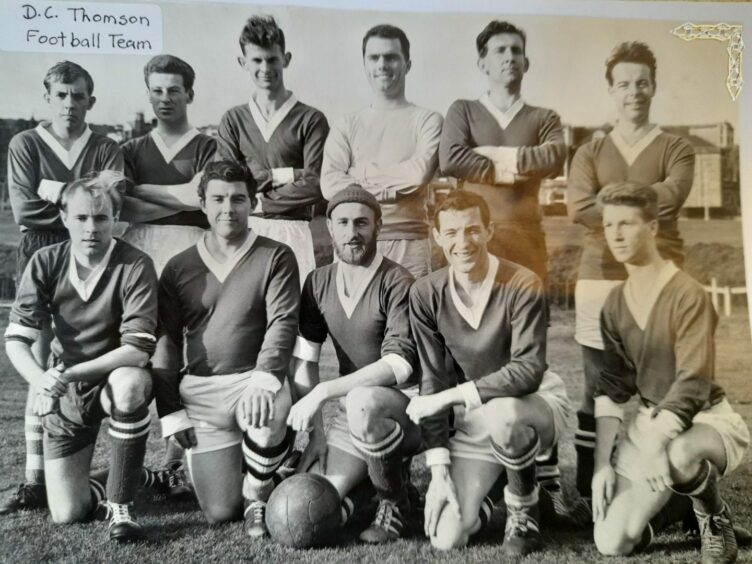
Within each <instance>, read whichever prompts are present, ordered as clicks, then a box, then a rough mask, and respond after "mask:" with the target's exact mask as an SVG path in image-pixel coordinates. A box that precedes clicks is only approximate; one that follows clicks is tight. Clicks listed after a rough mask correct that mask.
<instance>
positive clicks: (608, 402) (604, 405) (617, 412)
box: [595, 396, 624, 421]
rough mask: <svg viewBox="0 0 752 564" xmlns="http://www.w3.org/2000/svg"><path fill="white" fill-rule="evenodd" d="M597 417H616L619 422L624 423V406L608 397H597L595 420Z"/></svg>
mask: <svg viewBox="0 0 752 564" xmlns="http://www.w3.org/2000/svg"><path fill="white" fill-rule="evenodd" d="M598 417H616V418H617V419H618V420H619V421H624V405H623V404H620V403H616V402H615V401H614V400H612V399H611V398H610V397H608V396H598V397H596V398H595V418H596V419H597V418H598Z"/></svg>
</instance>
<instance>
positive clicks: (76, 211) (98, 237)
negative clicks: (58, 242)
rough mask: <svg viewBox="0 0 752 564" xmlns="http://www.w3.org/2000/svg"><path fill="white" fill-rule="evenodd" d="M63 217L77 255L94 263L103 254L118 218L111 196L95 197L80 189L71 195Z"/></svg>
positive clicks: (110, 239) (108, 244)
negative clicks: (113, 208)
mask: <svg viewBox="0 0 752 564" xmlns="http://www.w3.org/2000/svg"><path fill="white" fill-rule="evenodd" d="M60 216H61V217H62V219H63V224H64V225H65V227H66V228H67V229H68V233H70V238H71V246H72V247H73V249H74V251H75V252H76V254H78V255H83V256H86V257H88V258H89V259H90V260H92V261H94V262H96V261H98V260H100V259H102V258H103V257H104V255H105V254H106V253H107V249H108V248H109V246H110V242H111V241H112V230H113V228H114V227H115V222H116V221H117V218H116V217H115V215H114V214H113V210H112V202H111V201H110V198H108V197H107V196H104V197H101V198H95V197H93V196H92V195H91V194H89V193H88V192H86V191H85V190H81V189H78V190H76V191H75V192H74V193H73V194H72V195H71V196H70V198H68V202H67V205H66V209H64V210H62V212H61V213H60Z"/></svg>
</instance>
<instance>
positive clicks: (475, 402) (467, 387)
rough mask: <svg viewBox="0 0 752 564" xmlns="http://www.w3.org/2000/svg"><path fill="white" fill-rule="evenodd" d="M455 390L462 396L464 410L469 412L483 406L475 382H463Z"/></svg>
mask: <svg viewBox="0 0 752 564" xmlns="http://www.w3.org/2000/svg"><path fill="white" fill-rule="evenodd" d="M457 389H458V390H459V391H460V393H461V394H462V399H463V401H464V402H465V409H466V410H467V411H470V410H471V409H475V408H476V407H480V406H481V405H483V400H481V399H480V393H479V392H478V387H477V386H476V385H475V382H465V383H464V384H460V385H459V386H457Z"/></svg>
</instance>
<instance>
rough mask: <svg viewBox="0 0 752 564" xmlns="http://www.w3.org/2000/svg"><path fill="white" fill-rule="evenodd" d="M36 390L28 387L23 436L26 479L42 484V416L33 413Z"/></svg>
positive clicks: (31, 482)
mask: <svg viewBox="0 0 752 564" xmlns="http://www.w3.org/2000/svg"><path fill="white" fill-rule="evenodd" d="M35 398H36V392H35V391H34V390H33V389H32V388H29V393H28V394H27V395H26V409H25V411H24V438H25V439H26V481H27V482H28V483H30V484H42V485H44V449H43V446H42V438H43V434H44V431H43V429H42V418H41V417H39V416H38V415H35V414H34V410H33V407H34V399H35Z"/></svg>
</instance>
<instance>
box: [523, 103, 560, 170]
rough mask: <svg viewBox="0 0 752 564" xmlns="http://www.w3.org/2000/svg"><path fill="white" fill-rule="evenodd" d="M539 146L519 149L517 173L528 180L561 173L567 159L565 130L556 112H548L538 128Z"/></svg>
mask: <svg viewBox="0 0 752 564" xmlns="http://www.w3.org/2000/svg"><path fill="white" fill-rule="evenodd" d="M538 136H539V137H538V140H539V143H538V145H535V146H532V147H519V148H518V149H517V171H518V173H519V174H520V175H522V176H524V177H528V178H546V177H549V176H555V175H556V174H558V173H559V172H561V168H562V166H563V165H564V161H565V160H566V158H567V146H566V143H565V142H564V130H563V129H562V127H561V119H559V116H558V114H557V113H556V112H553V111H550V110H549V111H547V112H546V113H545V117H544V118H543V119H542V120H541V123H540V124H539V126H538Z"/></svg>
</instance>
